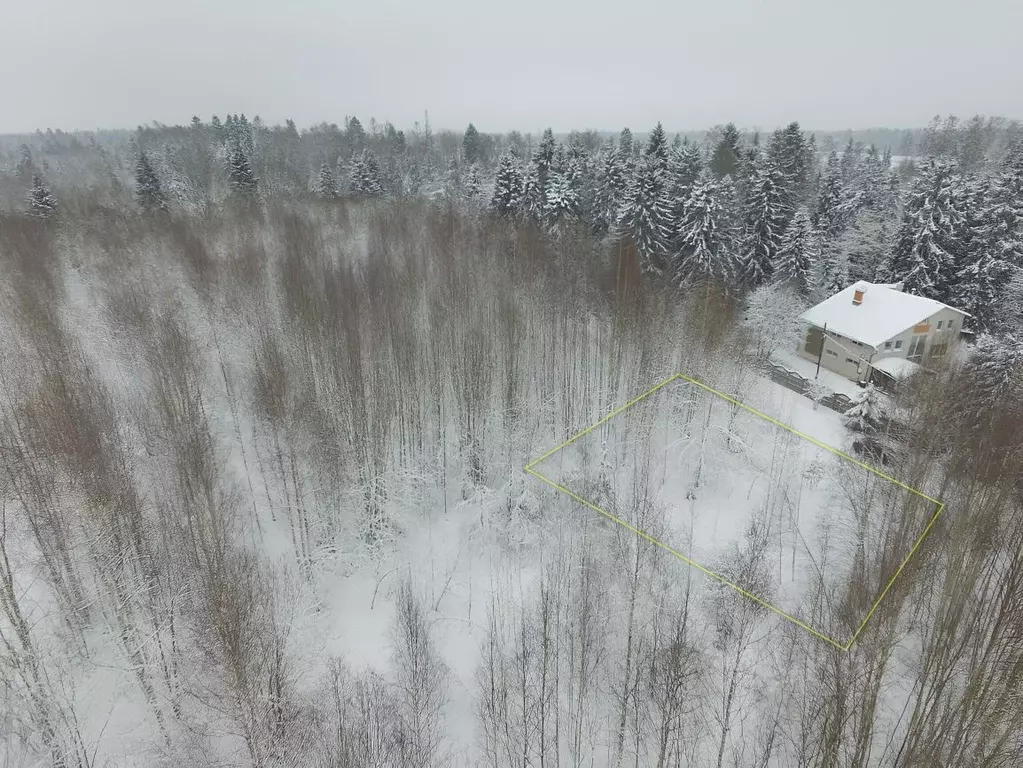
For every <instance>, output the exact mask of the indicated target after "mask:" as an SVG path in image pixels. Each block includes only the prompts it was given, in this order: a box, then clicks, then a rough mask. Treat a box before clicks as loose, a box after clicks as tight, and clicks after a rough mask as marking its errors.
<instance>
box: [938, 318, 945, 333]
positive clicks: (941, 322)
mask: <svg viewBox="0 0 1023 768" xmlns="http://www.w3.org/2000/svg"><path fill="white" fill-rule="evenodd" d="M944 324H945V321H944V320H939V321H938V330H939V331H940V330H941V326H943V325H944Z"/></svg>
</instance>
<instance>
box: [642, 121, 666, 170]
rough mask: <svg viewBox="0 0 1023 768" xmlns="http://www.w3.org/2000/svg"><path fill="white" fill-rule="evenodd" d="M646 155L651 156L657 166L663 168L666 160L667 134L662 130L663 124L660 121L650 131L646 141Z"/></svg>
mask: <svg viewBox="0 0 1023 768" xmlns="http://www.w3.org/2000/svg"><path fill="white" fill-rule="evenodd" d="M646 156H647V157H649V158H653V159H654V162H655V163H656V165H657V167H658V168H660V169H663V168H665V167H666V165H667V162H668V136H667V134H665V132H664V126H663V125H661V124H660V123H657V125H655V126H654V129H653V130H652V131H650V137H649V138H648V139H647V143H646Z"/></svg>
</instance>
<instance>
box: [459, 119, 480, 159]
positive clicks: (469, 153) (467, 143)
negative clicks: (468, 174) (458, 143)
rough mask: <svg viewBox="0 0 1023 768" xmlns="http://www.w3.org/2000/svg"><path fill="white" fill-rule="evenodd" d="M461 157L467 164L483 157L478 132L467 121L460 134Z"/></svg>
mask: <svg viewBox="0 0 1023 768" xmlns="http://www.w3.org/2000/svg"><path fill="white" fill-rule="evenodd" d="M462 159H463V160H464V161H465V163H466V164H467V165H472V164H473V163H478V162H480V161H481V160H482V159H483V152H482V146H481V140H480V133H479V131H477V130H476V126H475V125H473V124H472V123H469V127H468V128H466V129H465V134H464V135H463V136H462Z"/></svg>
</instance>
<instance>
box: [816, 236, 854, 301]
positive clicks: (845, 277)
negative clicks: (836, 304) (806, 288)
mask: <svg viewBox="0 0 1023 768" xmlns="http://www.w3.org/2000/svg"><path fill="white" fill-rule="evenodd" d="M817 263H818V267H817V269H816V274H815V276H814V280H813V293H814V300H815V301H817V302H821V301H824V299H826V298H828V297H829V296H834V295H835V294H836V293H838V292H839V291H841V290H843V289H844V288H846V287H847V286H848V285H849V265H848V264H847V263H846V261H845V257H844V256H843V254H842V253H841V252H839V251H838V249H836V248H834V247H831V246H829V245H827V244H825V246H824V248H823V250H822V251H821V254H820V256H819V258H818V262H817Z"/></svg>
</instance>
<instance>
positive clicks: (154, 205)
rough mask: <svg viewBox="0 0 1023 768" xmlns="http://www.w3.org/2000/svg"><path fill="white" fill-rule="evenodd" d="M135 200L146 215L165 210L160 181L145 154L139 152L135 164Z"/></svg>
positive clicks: (165, 199) (165, 203)
mask: <svg viewBox="0 0 1023 768" xmlns="http://www.w3.org/2000/svg"><path fill="white" fill-rule="evenodd" d="M135 199H136V200H138V204H139V207H140V208H141V209H142V210H143V211H145V212H146V213H151V212H153V211H166V210H167V197H166V196H165V195H164V194H163V187H162V186H160V179H159V177H157V175H156V171H155V170H154V169H153V164H152V163H150V162H149V156H148V155H146V153H145V152H139V159H138V161H137V162H136V163H135Z"/></svg>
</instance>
